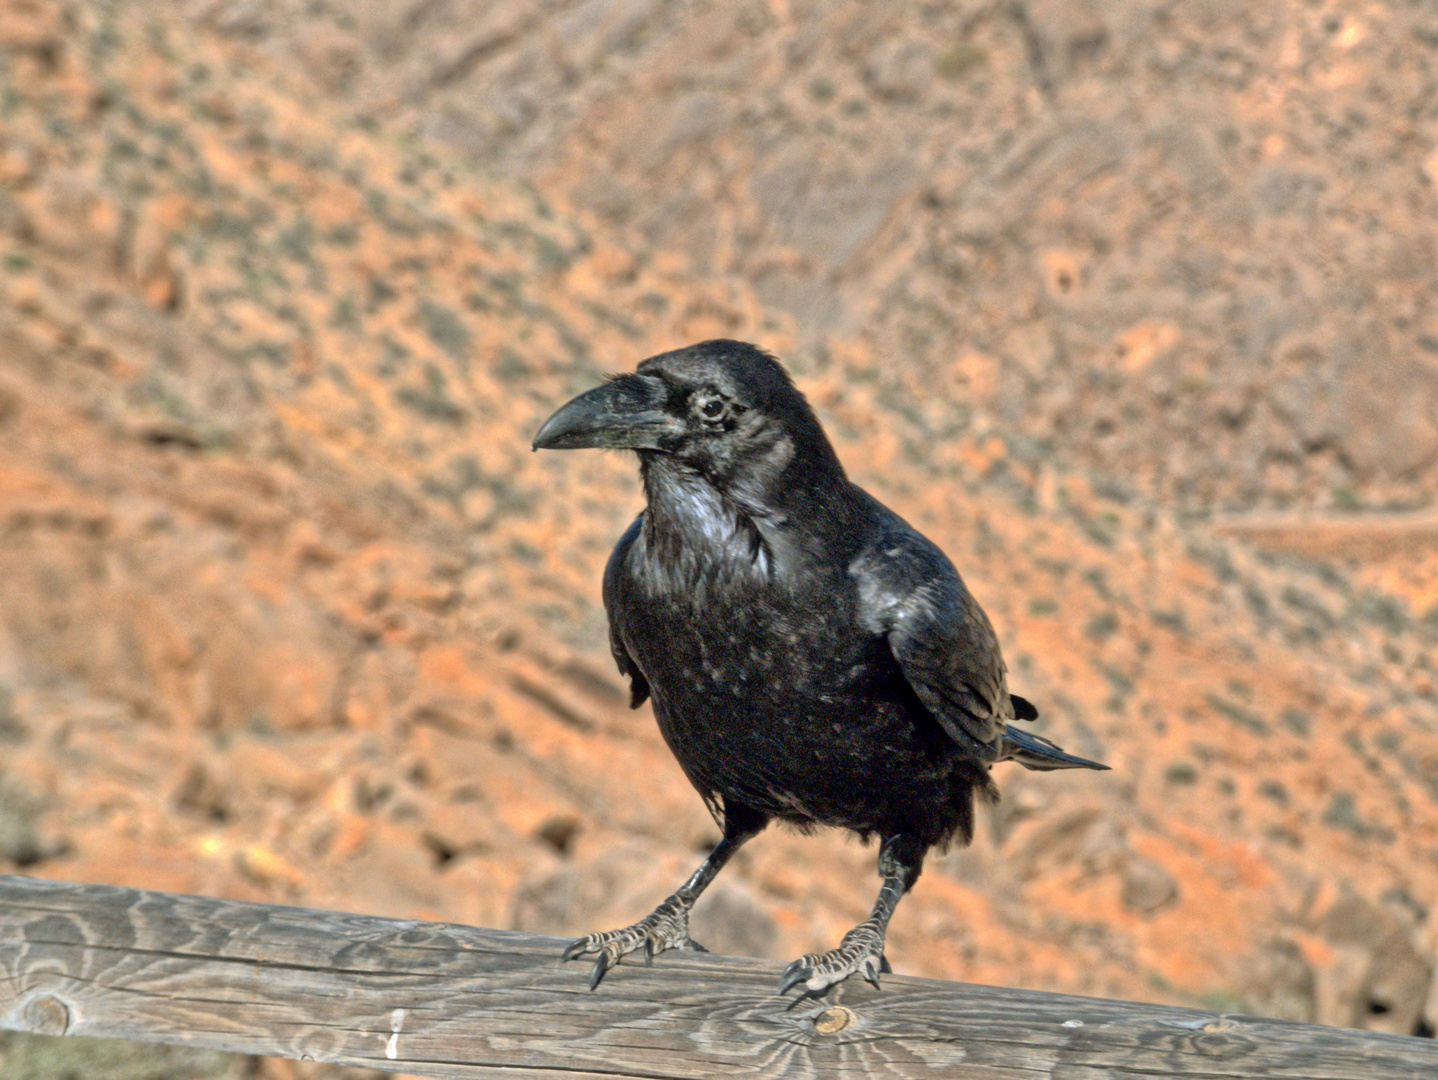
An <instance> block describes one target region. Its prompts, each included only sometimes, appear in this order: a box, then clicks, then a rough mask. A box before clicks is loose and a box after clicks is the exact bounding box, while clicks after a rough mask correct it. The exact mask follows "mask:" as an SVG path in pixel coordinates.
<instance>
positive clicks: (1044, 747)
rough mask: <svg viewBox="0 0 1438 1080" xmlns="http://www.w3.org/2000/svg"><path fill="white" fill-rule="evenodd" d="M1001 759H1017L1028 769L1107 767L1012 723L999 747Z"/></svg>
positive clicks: (1005, 729) (1005, 727) (1008, 726)
mask: <svg viewBox="0 0 1438 1080" xmlns="http://www.w3.org/2000/svg"><path fill="white" fill-rule="evenodd" d="M999 760H1000V761H1017V762H1018V763H1019V764H1020V765H1022V766H1023V767H1024V768H1026V769H1034V770H1037V771H1040V772H1043V771H1047V770H1050V769H1107V768H1108V766H1107V765H1102V764H1100V763H1099V762H1097V761H1089V760H1088V759H1087V758H1081V757H1075V756H1074V755H1073V754H1069V753H1066V752H1065V751H1064V750H1063V749H1062V748H1061V747H1060V746H1058V744H1056V743H1053V742H1050V741H1049V740H1048V739H1045V738H1044V737H1043V736H1042V735H1030V734H1029V733H1028V732H1026V731H1020V730H1019V729H1018V728H1016V727H1014V726H1013V725H1011V724H1005V725H1004V741H1003V745H1002V746H1001V747H1000V748H999Z"/></svg>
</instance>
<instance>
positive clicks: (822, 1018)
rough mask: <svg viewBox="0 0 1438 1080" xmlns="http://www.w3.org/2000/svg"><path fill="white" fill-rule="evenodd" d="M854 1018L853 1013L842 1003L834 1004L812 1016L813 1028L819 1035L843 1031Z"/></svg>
mask: <svg viewBox="0 0 1438 1080" xmlns="http://www.w3.org/2000/svg"><path fill="white" fill-rule="evenodd" d="M854 1020H855V1016H854V1013H853V1012H852V1011H851V1010H849V1009H846V1008H844V1006H842V1005H834V1006H831V1007H830V1008H827V1009H825V1010H824V1011H823V1012H821V1013H820V1014H819V1015H818V1016H816V1017H814V1030H815V1031H817V1032H818V1033H819V1034H820V1035H833V1034H834V1033H835V1032H839V1031H843V1030H844V1029H845V1028H846V1027H848V1026H849V1025H850V1024H852V1023H853V1022H854Z"/></svg>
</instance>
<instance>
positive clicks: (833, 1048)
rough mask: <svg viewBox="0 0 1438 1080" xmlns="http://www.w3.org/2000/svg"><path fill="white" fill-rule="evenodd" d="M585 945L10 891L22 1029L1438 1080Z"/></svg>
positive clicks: (735, 1067) (1229, 1030)
mask: <svg viewBox="0 0 1438 1080" xmlns="http://www.w3.org/2000/svg"><path fill="white" fill-rule="evenodd" d="M563 944H564V943H563V942H562V941H560V940H558V939H555V938H544V937H537V936H535V935H532V934H519V933H510V932H506V931H500V930H481V929H475V928H471V927H464V926H452V925H448V924H444V923H421V922H406V921H402V920H397V919H379V918H370V917H366V916H359V915H344V914H338V913H335V912H328V911H314V910H309V909H305V908H291V907H278V906H274V905H270V904H254V903H243V902H239V901H233V900H215V899H209V898H205V897H195V896H179V895H175V894H172V893H159V892H145V891H141V890H135V889H121V888H113V887H109V886H101V885H72V884H65V883H60V882H48V881H37V880H33V879H30V878H24V877H16V876H4V875H0V1027H4V1028H10V1029H13V1030H18V1031H30V1032H36V1033H38V1034H46V1035H94V1036H108V1037H111V1038H127V1039H140V1040H146V1041H154V1042H165V1043H176V1044H181V1045H186V1046H196V1047H205V1048H210V1049H218V1050H231V1051H237V1052H241V1053H247V1054H261V1055H267V1056H273V1057H289V1058H302V1059H306V1060H314V1061H330V1062H339V1063H344V1064H348V1065H359V1066H367V1067H369V1068H375V1069H387V1070H391V1071H396V1072H406V1073H417V1074H420V1075H424V1076H432V1077H438V1078H445V1077H479V1076H485V1077H503V1076H513V1077H519V1076H521V1075H522V1076H526V1077H533V1075H534V1070H536V1069H540V1070H544V1071H545V1072H546V1073H548V1074H550V1075H553V1076H555V1077H589V1078H594V1080H597V1078H599V1077H601V1076H602V1077H606V1078H610V1080H612V1078H615V1077H647V1078H651V1080H655V1078H665V1077H687V1078H702V1077H717V1076H727V1075H730V1074H734V1073H742V1074H743V1075H745V1076H752V1077H771V1076H775V1077H777V1076H784V1077H804V1076H815V1075H833V1074H844V1075H853V1076H868V1075H884V1076H892V1077H907V1076H932V1075H944V1076H948V1077H957V1078H975V1080H977V1078H983V1080H997V1078H1004V1080H1043V1078H1054V1080H1099V1078H1106V1077H1109V1076H1112V1075H1116V1074H1122V1075H1123V1076H1125V1077H1130V1078H1133V1077H1145V1076H1150V1077H1207V1078H1217V1077H1222V1078H1225V1080H1235V1078H1241V1077H1260V1076H1262V1077H1290V1078H1299V1077H1301V1078H1307V1080H1367V1078H1373V1080H1378V1078H1382V1080H1432V1078H1433V1077H1435V1076H1438V1044H1435V1043H1434V1042H1433V1041H1431V1040H1426V1039H1415V1038H1405V1037H1403V1036H1398V1035H1379V1034H1374V1033H1371V1032H1363V1031H1348V1030H1343V1029H1339V1028H1327V1027H1320V1026H1317V1025H1312V1024H1295V1023H1288V1022H1285V1021H1278V1020H1260V1019H1255V1018H1252V1017H1245V1016H1232V1015H1227V1014H1218V1013H1211V1012H1202V1011H1199V1010H1194V1009H1178V1008H1171V1007H1168V1006H1162V1005H1142V1004H1136V1003H1131V1002H1120V1001H1101V1000H1097V999H1093V998H1080V997H1069V996H1065V995H1060V994H1044V993H1036V992H1033V991H1025V990H1008V989H1002V988H997V987H987V986H972V985H968V984H964V983H947V982H939V981H936V980H933V979H913V978H904V977H901V976H893V975H891V976H888V977H887V978H886V980H885V984H884V989H883V990H882V991H875V990H873V989H872V988H870V987H868V986H867V985H865V984H863V983H862V982H860V981H859V980H850V982H848V983H845V984H844V985H842V986H841V987H838V988H837V989H836V990H835V991H834V992H833V993H832V994H831V995H829V996H828V997H827V998H826V999H824V1000H822V1001H815V1000H812V999H800V1000H796V999H795V998H794V997H793V995H792V994H791V995H790V996H789V997H787V998H784V997H780V995H778V994H777V993H776V992H775V989H774V988H775V986H776V984H777V980H778V972H779V965H777V964H773V963H767V962H761V961H757V960H744V959H738V958H735V957H726V956H703V955H696V954H693V953H679V954H666V955H665V956H663V957H660V958H659V959H658V960H656V961H655V963H654V965H653V966H652V967H647V968H646V967H644V966H642V965H641V964H623V965H621V966H620V967H618V968H616V969H615V970H613V971H611V972H610V973H609V975H608V976H607V977H606V979H605V981H604V983H603V985H602V986H601V987H600V988H599V990H598V991H596V992H594V993H590V992H589V990H588V989H587V985H588V970H587V967H585V966H582V965H574V964H572V965H561V964H560V963H559V961H558V956H559V952H560V949H561V948H562V947H563Z"/></svg>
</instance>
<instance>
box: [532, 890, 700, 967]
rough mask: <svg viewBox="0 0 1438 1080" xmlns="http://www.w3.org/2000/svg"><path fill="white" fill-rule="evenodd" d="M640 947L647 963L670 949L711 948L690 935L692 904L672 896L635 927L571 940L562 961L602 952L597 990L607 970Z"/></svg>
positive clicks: (596, 961)
mask: <svg viewBox="0 0 1438 1080" xmlns="http://www.w3.org/2000/svg"><path fill="white" fill-rule="evenodd" d="M640 949H643V950H644V963H645V964H646V965H648V964H652V963H653V962H654V958H655V957H656V956H658V955H659V954H660V953H662V952H665V951H666V950H668V949H690V950H693V951H695V952H708V951H709V950H708V949H706V948H704V946H702V945H700V944H699V943H698V942H697V941H694V940H692V939H691V938H690V937H689V905H688V904H686V903H684V902H683V901H682V900H681V899H680V898H679V897H677V896H671V897H670V898H669V899H668V900H665V901H664V903H662V904H660V905H659V906H658V907H657V908H655V909H654V911H653V912H652V913H651V914H649V915H646V916H645V917H644V918H642V919H640V920H639V921H638V922H637V923H635V924H634V925H633V926H626V927H623V928H622V929H619V930H601V931H599V932H598V933H594V934H590V935H589V936H588V937H582V938H580V939H579V940H577V941H573V942H571V943H570V944H569V946H568V947H567V948H566V949H565V950H564V952H563V953H562V954H561V955H560V960H561V961H564V960H577V959H578V958H579V957H581V956H587V955H588V954H590V953H596V954H598V955H596V956H595V958H594V967H593V968H592V969H591V970H590V973H589V989H591V990H593V989H594V988H595V987H596V986H598V985H599V982H600V980H601V979H603V978H604V973H605V972H606V971H608V970H609V969H610V968H612V967H614V966H615V965H616V964H618V963H619V960H620V958H621V957H624V956H627V955H629V954H630V953H632V952H637V951H639V950H640Z"/></svg>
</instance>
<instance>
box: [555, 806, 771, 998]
mask: <svg viewBox="0 0 1438 1080" xmlns="http://www.w3.org/2000/svg"><path fill="white" fill-rule="evenodd" d="M767 823H768V818H766V817H763V816H762V815H760V814H758V813H757V812H755V811H751V810H748V808H747V807H740V806H725V808H724V838H723V839H722V840H720V841H719V843H718V844H717V845H715V848H714V850H713V851H711V852H710V853H709V857H708V858H707V859H705V860H704V861H703V862H702V863H700V864H699V869H697V870H695V871H694V873H693V874H692V875H691V876H690V878H689V880H688V881H686V882H685V883H684V884H683V885H681V886H679V888H678V889H676V890H675V891H674V893H673V894H671V895H670V896H669V898H668V899H666V900H665V901H664V902H663V903H662V904H660V905H659V906H658V907H657V908H655V909H654V910H653V912H651V913H650V914H649V915H646V916H645V917H644V918H642V919H640V920H639V921H638V922H637V923H635V924H634V925H633V926H626V927H624V928H622V929H620V930H601V931H599V932H598V933H594V934H590V935H589V936H588V937H582V938H580V939H579V940H578V941H575V942H573V943H572V944H570V946H569V947H568V948H567V949H565V950H564V955H563V956H562V957H561V960H574V959H576V958H578V957H581V956H585V955H587V954H589V953H597V954H598V955H597V956H596V957H595V958H594V967H593V968H592V969H591V971H590V973H589V989H591V990H593V989H594V988H595V987H596V986H598V985H599V981H600V980H601V979H603V978H604V973H605V972H606V971H608V970H609V969H610V968H612V967H613V966H614V965H615V964H617V963H619V958H620V957H622V956H627V955H628V954H629V953H632V952H636V951H638V950H639V949H640V948H642V949H643V950H644V962H645V963H646V964H648V963H652V962H653V961H654V958H655V957H656V956H658V955H659V954H660V953H662V952H664V951H665V950H666V949H692V950H697V951H698V952H707V951H708V950H707V949H705V948H704V946H702V945H700V944H699V943H698V942H696V941H694V940H693V939H692V938H690V936H689V910H690V909H691V908H692V907H693V906H694V901H696V900H698V899H699V894H700V893H702V892H703V891H704V889H705V888H706V887H707V886H708V885H709V883H710V882H711V881H713V880H714V876H715V875H716V874H718V873H719V871H720V870H721V869H723V867H724V864H725V863H727V862H728V861H729V859H730V858H731V857H732V856H733V854H734V852H736V851H738V850H739V848H740V846H741V845H742V844H743V843H744V841H746V840H748V839H749V838H750V837H752V836H754V835H755V834H756V833H758V832H759V831H760V830H761V829H763V828H764V826H765V825H766V824H767Z"/></svg>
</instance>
